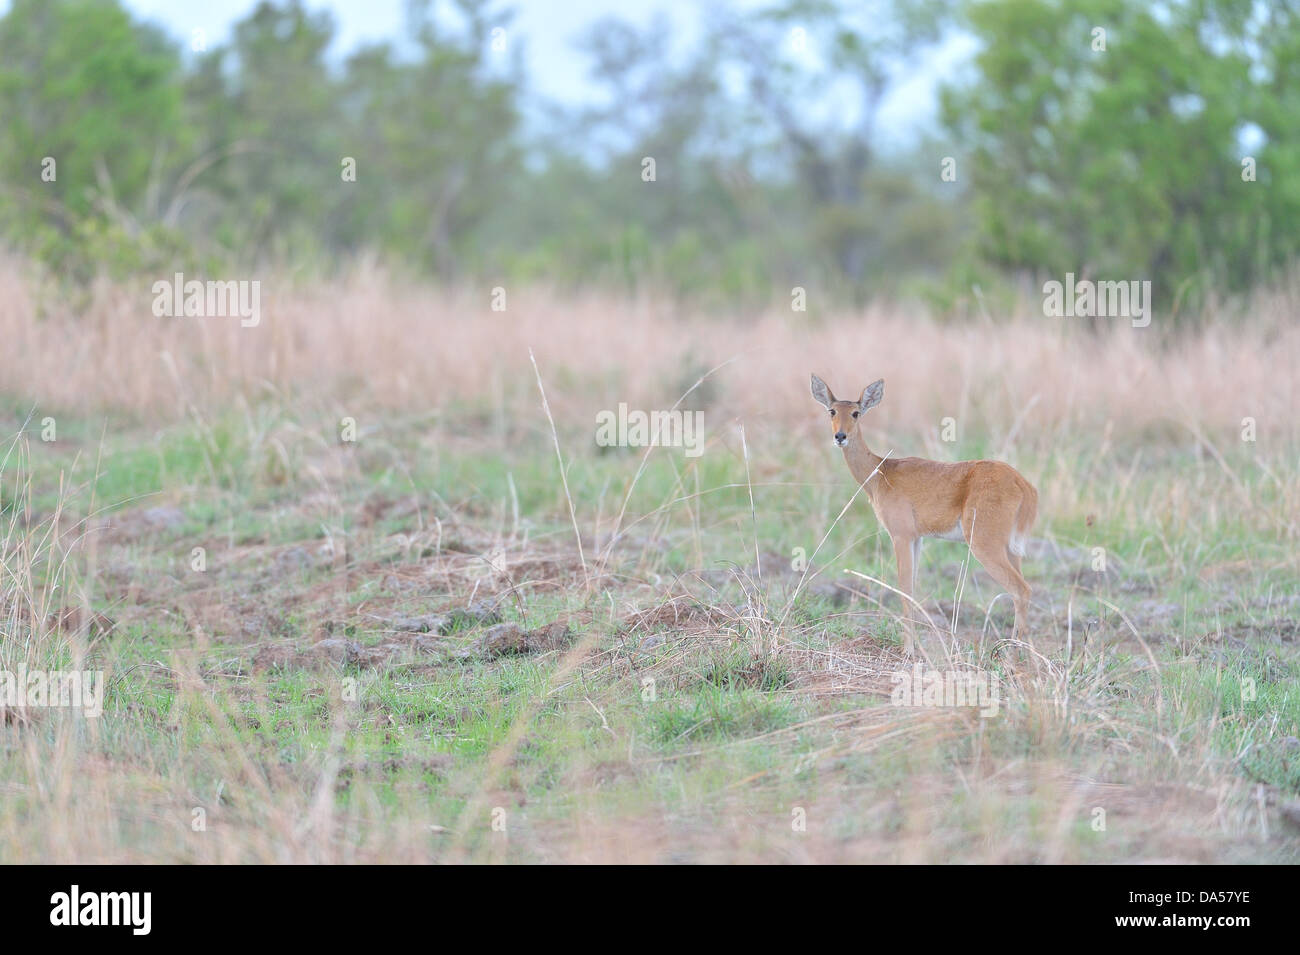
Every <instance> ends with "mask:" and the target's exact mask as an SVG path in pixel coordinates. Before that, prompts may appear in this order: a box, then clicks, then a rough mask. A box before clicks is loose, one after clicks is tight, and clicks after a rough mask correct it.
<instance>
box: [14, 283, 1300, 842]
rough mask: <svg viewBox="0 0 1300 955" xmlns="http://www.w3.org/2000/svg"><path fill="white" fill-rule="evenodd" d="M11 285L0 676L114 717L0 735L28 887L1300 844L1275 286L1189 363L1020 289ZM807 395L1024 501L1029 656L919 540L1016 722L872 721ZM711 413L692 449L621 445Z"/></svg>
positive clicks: (999, 612)
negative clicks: (617, 442)
mask: <svg viewBox="0 0 1300 955" xmlns="http://www.w3.org/2000/svg"><path fill="white" fill-rule="evenodd" d="M0 288H2V289H3V290H4V291H5V292H7V293H8V294H6V295H3V296H0V333H3V334H4V336H5V338H4V340H5V341H7V342H9V343H11V345H10V349H9V354H8V356H7V357H8V362H7V364H8V365H9V366H10V368H9V373H8V374H7V375H6V378H5V393H4V400H5V405H4V408H3V415H4V418H5V421H6V429H5V430H6V434H7V435H9V439H8V440H7V441H6V442H5V445H4V449H3V452H0V457H2V459H3V464H2V466H0V485H2V489H0V547H2V548H3V552H2V556H3V563H2V566H0V573H2V574H3V578H2V580H0V610H2V611H3V612H2V613H0V631H2V632H3V634H4V639H3V642H0V670H9V671H14V670H16V669H17V668H18V667H19V666H27V667H28V668H32V669H39V668H44V669H47V670H50V669H90V670H96V671H102V672H103V673H104V674H105V681H106V692H105V694H104V697H103V714H102V715H101V716H99V717H97V718H88V717H86V716H85V715H83V714H82V713H80V712H78V711H76V710H75V709H58V708H49V709H45V710H37V709H34V708H28V709H26V710H16V709H12V708H11V709H8V710H6V711H5V712H4V714H3V719H2V720H0V724H2V725H0V741H2V744H3V745H2V747H0V788H3V791H4V794H5V799H4V800H3V803H0V858H3V859H4V860H5V861H10V862H35V861H58V862H73V861H77V862H108V861H112V862H177V861H184V862H254V861H260V862H375V861H400V862H418V861H435V862H456V861H476V862H498V861H500V862H546V861H584V862H586V861H592V862H595V861H627V862H637V861H645V862H721V861H731V862H734V861H785V862H814V861H815V862H835V861H869V862H1048V863H1052V862H1135V861H1182V862H1220V861H1224V862H1227V861H1231V862H1242V861H1244V862H1292V861H1295V860H1296V859H1297V857H1298V856H1300V739H1298V738H1297V737H1300V681H1298V680H1297V677H1298V676H1300V655H1298V652H1297V638H1298V637H1300V583H1298V580H1300V556H1298V552H1300V548H1298V547H1297V542H1298V541H1300V469H1298V467H1297V456H1298V455H1300V428H1298V427H1297V424H1296V417H1295V409H1296V408H1297V407H1300V401H1298V400H1297V399H1298V398H1300V395H1297V389H1296V368H1297V367H1298V365H1297V359H1298V358H1300V330H1297V328H1296V327H1295V324H1294V322H1293V320H1292V319H1291V318H1290V317H1289V316H1291V315H1294V314H1295V308H1296V305H1297V296H1295V295H1294V294H1292V295H1290V296H1288V295H1286V294H1280V293H1279V295H1278V296H1277V297H1276V298H1274V299H1270V300H1268V301H1264V302H1261V303H1259V305H1258V307H1257V308H1254V309H1252V314H1251V315H1250V316H1249V319H1248V320H1244V321H1243V322H1242V323H1240V324H1234V325H1229V324H1227V323H1226V322H1207V323H1206V325H1205V327H1204V328H1203V330H1201V331H1199V332H1197V333H1195V334H1191V335H1188V336H1185V337H1183V338H1178V339H1175V338H1171V337H1169V336H1167V335H1163V334H1162V333H1161V332H1160V328H1159V324H1160V323H1159V322H1156V323H1153V325H1152V327H1151V328H1148V329H1132V328H1128V327H1126V326H1120V325H1116V326H1115V327H1112V328H1107V329H1102V330H1100V331H1099V332H1096V333H1089V332H1088V331H1087V330H1085V329H1081V328H1072V327H1069V326H1068V325H1062V324H1061V323H1060V322H1059V321H1051V320H1048V319H1044V318H1042V317H1041V315H1035V314H1034V312H1033V310H1032V302H1031V303H1030V307H1029V308H1027V309H1026V310H1025V311H1024V313H1023V314H1009V315H1007V316H1006V317H1005V318H1004V319H1002V320H1001V321H997V322H994V321H992V320H989V319H987V318H981V317H978V316H976V317H974V318H972V319H971V320H970V321H969V322H967V323H964V324H959V325H951V326H949V325H944V324H942V323H939V322H937V321H935V320H932V319H930V318H928V317H926V316H925V315H923V314H921V313H920V312H917V311H915V310H912V309H908V308H906V307H901V306H900V307H884V306H881V307H877V308H872V309H867V310H865V311H862V312H828V313H818V312H817V311H816V310H815V309H814V310H813V311H812V312H810V313H808V314H794V315H790V314H783V313H782V312H781V311H780V310H779V309H778V310H774V311H773V312H772V313H771V314H766V315H761V316H745V317H736V316H707V315H694V314H691V313H690V312H689V310H687V309H683V308H682V307H680V306H676V305H673V304H671V303H655V302H644V301H642V302H616V301H604V300H599V299H596V298H592V299H586V300H578V301H564V300H560V299H556V298H554V297H551V296H547V295H546V294H544V293H541V292H536V293H531V292H528V291H525V290H520V291H518V292H513V291H512V293H511V299H510V306H509V308H508V309H507V311H506V312H504V313H494V312H492V311H490V309H489V308H488V306H487V300H488V299H487V296H486V295H479V294H477V293H473V292H468V291H466V292H446V291H440V290H434V289H420V288H415V287H410V286H405V287H404V286H401V285H400V284H398V283H393V282H389V281H388V280H387V279H386V278H384V277H382V276H376V275H361V276H354V277H351V278H350V279H347V280H340V282H339V284H338V285H336V286H333V287H330V288H325V289H316V290H311V289H295V288H293V287H292V286H291V285H289V284H286V285H284V286H283V287H278V288H276V289H272V290H271V292H270V294H269V295H268V300H269V303H270V304H269V305H267V306H266V313H267V314H266V315H265V317H264V320H263V323H262V324H261V325H259V326H258V327H257V328H240V327H239V324H238V322H237V321H226V320H221V319H202V320H193V319H191V320H179V319H166V320H160V319H156V318H153V317H152V316H151V315H150V313H149V310H148V296H147V294H145V293H146V292H147V289H142V290H132V289H123V288H112V287H105V288H101V289H98V290H97V291H96V293H95V296H94V298H93V300H92V301H91V302H90V303H88V304H86V305H85V306H84V307H83V308H80V309H78V311H77V313H76V314H60V313H58V311H57V310H55V309H52V308H51V306H50V305H49V304H48V301H46V300H45V299H44V298H43V297H42V293H41V291H40V289H39V287H38V286H36V285H35V284H34V283H32V282H30V281H29V280H27V279H26V278H25V277H24V276H23V275H22V273H21V272H20V271H19V270H18V269H16V268H14V267H7V270H6V271H4V272H3V274H0ZM137 292H138V293H139V294H137ZM223 322H224V324H223ZM530 348H531V349H532V352H533V354H534V356H535V358H536V362H537V366H536V367H537V372H536V373H535V372H534V366H533V364H532V362H531V361H530V358H529V354H530V353H529V349H530ZM810 371H817V372H818V373H819V374H821V375H822V376H823V377H825V378H826V379H827V380H828V381H829V382H830V383H831V384H832V386H833V387H836V388H843V389H844V390H845V391H849V390H851V389H853V388H859V389H860V388H861V387H862V386H863V385H865V384H866V383H867V382H868V381H870V380H872V379H874V378H876V377H884V378H885V379H886V394H885V399H884V402H883V403H882V405H881V406H880V408H879V409H877V411H876V412H872V415H873V416H874V420H873V421H872V422H870V425H869V431H870V434H871V436H872V439H873V441H874V442H875V443H874V447H875V449H876V450H877V451H880V452H881V453H884V452H885V451H893V453H894V454H896V455H907V454H919V455H925V456H930V457H934V458H939V459H943V460H961V459H966V458H973V457H986V456H987V457H997V458H1001V459H1003V460H1007V461H1009V462H1011V463H1012V464H1014V465H1015V466H1016V467H1017V468H1018V469H1019V470H1020V471H1021V472H1022V473H1024V474H1025V475H1026V476H1027V477H1028V478H1029V479H1030V480H1031V481H1033V482H1034V483H1035V485H1036V486H1037V487H1038V489H1039V493H1040V509H1039V514H1040V516H1039V520H1038V524H1037V525H1036V527H1035V529H1034V539H1033V541H1032V546H1031V550H1030V553H1029V556H1028V557H1027V559H1026V562H1025V575H1026V577H1027V578H1028V579H1029V581H1030V583H1031V584H1032V586H1033V587H1034V597H1033V606H1032V609H1031V613H1030V625H1031V626H1030V635H1029V636H1030V642H1031V644H1032V651H1026V652H1023V653H1015V652H1013V648H1010V647H1008V646H1007V645H1006V642H1005V638H1006V637H1007V635H1008V631H1009V628H1010V621H1011V607H1010V604H1009V601H1008V599H1007V598H1006V597H1001V598H1000V599H998V595H997V593H996V590H995V588H994V586H993V584H992V581H991V579H990V578H989V577H988V576H987V575H986V574H984V572H983V571H982V570H981V569H980V568H979V567H978V565H974V564H971V563H970V562H969V560H968V557H967V552H966V549H965V548H964V547H963V546H961V545H959V544H952V543H945V542H930V543H928V544H927V546H926V549H925V551H924V553H923V563H922V568H921V573H920V579H919V594H920V597H921V598H922V602H923V605H924V607H925V609H926V611H927V612H928V613H929V614H930V616H931V618H932V619H933V621H934V623H935V626H934V628H933V629H931V630H929V631H928V632H927V634H926V635H925V637H924V641H923V649H924V654H925V659H924V660H922V661H920V662H921V665H922V667H923V669H924V671H925V672H930V671H940V672H944V673H950V672H961V673H975V674H977V675H979V676H980V677H981V678H983V679H987V680H989V681H992V684H993V685H995V686H996V687H997V688H998V690H999V705H998V706H997V707H996V712H995V713H992V714H988V715H980V714H979V712H977V710H976V709H975V708H973V707H962V706H943V705H897V701H896V700H895V699H892V698H891V697H892V695H893V691H894V688H895V686H896V685H897V683H898V675H899V674H910V673H911V672H912V670H911V668H912V666H913V664H914V662H917V661H913V660H909V659H907V658H905V657H904V656H903V654H902V652H901V649H900V642H901V630H900V627H901V614H900V608H899V604H898V600H897V598H896V597H895V596H894V595H893V594H892V593H891V592H890V591H889V590H888V588H887V587H886V586H884V584H890V585H892V584H893V583H895V581H894V568H893V560H892V551H891V549H890V546H889V542H888V540H887V538H885V536H884V535H883V533H882V532H881V530H880V528H879V527H878V525H877V524H876V521H875V519H874V517H873V516H872V515H871V513H870V508H869V507H868V506H867V504H866V502H865V501H864V500H862V499H861V497H859V498H858V499H857V500H852V498H853V497H854V490H855V489H854V486H853V483H852V479H851V478H850V476H849V474H848V471H847V469H846V468H845V467H844V464H843V462H842V460H841V459H840V454H839V452H838V451H836V450H834V449H833V448H832V446H831V442H830V440H829V434H828V433H827V430H826V426H825V421H824V412H823V411H822V410H821V409H820V408H819V407H818V406H817V405H816V404H815V403H814V402H813V401H812V399H811V397H810V396H809V395H808V393H807V381H808V373H809V372H810ZM539 376H540V380H541V382H542V383H543V384H544V387H545V391H546V397H547V403H548V408H549V412H550V418H549V419H548V415H547V412H546V410H544V409H543V406H542V402H541V399H540V395H539ZM701 380H702V382H701ZM696 382H701V383H700V384H699V385H698V386H697V387H695V388H694V389H693V390H691V389H692V386H693V385H695V384H696ZM688 391H689V394H687V396H686V397H685V398H684V399H683V400H682V406H683V407H686V408H691V409H695V410H700V411H701V412H702V414H703V420H704V422H705V434H706V439H707V440H706V444H705V447H704V451H703V453H702V454H701V455H699V456H698V457H689V456H686V455H685V454H684V453H683V451H682V450H681V449H671V448H665V449H658V450H653V451H650V452H648V453H647V451H646V450H645V449H641V448H602V447H599V446H597V444H596V443H595V440H594V437H593V435H594V431H595V416H596V414H597V413H598V412H599V411H601V410H602V409H613V408H616V407H617V405H618V403H619V402H627V403H629V404H630V405H631V406H632V407H633V408H643V409H665V408H669V407H672V406H673V405H674V403H675V402H677V401H678V399H679V398H680V397H681V396H682V395H683V393H684V392H688ZM945 418H950V419H952V421H951V424H950V425H949V424H947V423H945V421H944V419H945ZM1243 419H1250V422H1249V424H1248V425H1247V424H1245V423H1243ZM552 421H553V423H554V428H552ZM51 427H53V429H54V430H53V433H51V432H50V428H51ZM945 432H947V434H945ZM945 436H948V437H953V438H954V440H944V438H945ZM46 438H52V440H46ZM557 446H558V452H559V457H558V458H557ZM560 459H562V460H563V463H564V468H565V470H564V478H565V479H564V480H561V470H560ZM850 502H851V503H850ZM570 504H571V505H572V509H571V507H570ZM846 505H848V507H847V510H846ZM850 571H855V572H856V574H855V573H850ZM860 575H865V576H860ZM963 579H964V585H962V583H961V581H962V580H963ZM881 582H883V584H882V583H881Z"/></svg>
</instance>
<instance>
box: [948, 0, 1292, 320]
mask: <svg viewBox="0 0 1300 955" xmlns="http://www.w3.org/2000/svg"><path fill="white" fill-rule="evenodd" d="M1297 9H1298V7H1297V5H1296V4H1295V3H1294V2H1286V0H1283V2H1276V3H1270V4H1252V3H1243V2H1240V0H1192V2H1186V3H1159V4H1150V3H1145V2H1142V3H1139V2H1137V0H1068V2H1065V0H988V2H980V3H971V4H969V5H968V6H967V7H966V18H967V22H968V24H969V27H970V29H971V30H973V32H974V33H975V35H976V36H977V37H978V39H979V40H980V41H981V42H982V45H983V49H982V51H981V52H980V53H979V54H978V56H977V58H976V62H975V66H976V70H977V76H976V79H975V82H974V83H972V84H970V85H968V86H963V87H959V88H951V89H949V90H947V91H946V92H945V94H944V117H945V122H946V125H947V126H948V128H949V130H950V131H951V133H952V134H953V137H954V140H955V142H954V149H955V150H957V149H960V150H961V152H959V153H958V155H959V156H962V159H961V160H960V162H961V164H962V165H964V167H965V168H966V169H969V170H970V173H969V175H970V178H971V182H972V187H973V188H972V191H973V194H974V197H975V212H976V216H977V220H978V223H979V235H980V246H981V250H982V252H983V254H984V255H985V256H986V257H987V258H988V259H990V260H991V261H993V262H995V263H997V264H999V265H1002V266H1006V267H1009V268H1012V269H1019V270H1029V271H1032V272H1039V273H1042V272H1047V273H1050V274H1053V275H1056V276H1058V277H1059V276H1060V275H1061V274H1062V273H1065V272H1074V273H1075V274H1076V275H1078V274H1083V275H1087V276H1089V277H1091V278H1096V279H1150V280H1151V281H1152V282H1153V284H1154V287H1155V289H1156V290H1157V292H1158V293H1159V294H1160V295H1161V296H1162V298H1163V300H1164V302H1165V303H1166V304H1167V305H1172V304H1173V303H1174V302H1175V301H1178V300H1186V298H1187V296H1189V295H1192V296H1195V295H1198V294H1202V293H1204V292H1205V291H1207V290H1208V289H1209V288H1211V287H1218V288H1223V289H1245V288H1247V287H1249V286H1251V285H1252V284H1255V283H1259V282H1262V281H1266V280H1268V279H1269V278H1271V277H1273V275H1274V274H1275V270H1276V268H1277V267H1278V266H1280V265H1282V264H1284V263H1287V262H1289V261H1290V260H1291V259H1293V257H1294V256H1295V254H1296V251H1297V248H1298V242H1300V216H1297V212H1300V202H1298V200H1300V188H1298V187H1297V181H1298V180H1300V111H1297V108H1296V107H1297V105H1300V104H1298V103H1297V97H1298V96H1300V91H1298V89H1297V84H1296V82H1295V81H1296V78H1297V76H1296V73H1297V69H1300V58H1298V57H1297V52H1298V51H1300V33H1298V31H1297V26H1298V23H1297ZM1097 31H1104V33H1103V32H1097ZM1252 131H1257V132H1258V133H1259V134H1262V140H1263V142H1262V145H1260V146H1259V148H1258V149H1257V150H1255V151H1254V152H1253V154H1252V156H1251V157H1250V158H1253V159H1254V161H1255V166H1256V173H1257V176H1258V181H1255V182H1249V181H1243V175H1242V173H1243V158H1246V157H1245V155H1244V153H1245V150H1246V148H1247V146H1248V145H1249V139H1250V136H1251V133H1252Z"/></svg>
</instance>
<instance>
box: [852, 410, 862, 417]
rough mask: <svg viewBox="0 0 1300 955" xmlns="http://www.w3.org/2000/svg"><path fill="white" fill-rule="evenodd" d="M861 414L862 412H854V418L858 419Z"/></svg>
mask: <svg viewBox="0 0 1300 955" xmlns="http://www.w3.org/2000/svg"><path fill="white" fill-rule="evenodd" d="M861 413H862V412H860V411H855V412H853V417H855V418H856V417H857V416H858V415H860V414H861Z"/></svg>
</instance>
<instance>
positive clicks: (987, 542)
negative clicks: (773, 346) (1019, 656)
mask: <svg viewBox="0 0 1300 955" xmlns="http://www.w3.org/2000/svg"><path fill="white" fill-rule="evenodd" d="M812 395H813V397H814V398H816V399H817V401H818V402H820V403H821V405H822V406H823V407H825V408H826V409H827V410H828V411H830V413H831V433H832V434H833V435H834V436H835V444H836V445H837V446H838V447H840V448H842V449H843V450H844V460H845V461H846V462H847V463H848V465H849V470H850V471H851V472H853V477H854V479H855V480H856V481H857V482H858V484H859V485H862V486H863V487H864V488H865V490H866V493H867V498H868V499H869V500H870V501H871V507H872V509H873V510H874V511H875V512H876V519H877V520H878V521H880V523H881V524H882V525H884V528H885V530H887V531H888V532H889V537H890V539H891V540H892V541H893V543H894V558H895V559H896V560H897V561H898V589H899V590H901V591H902V592H903V593H904V594H905V596H904V598H903V608H904V621H905V623H906V636H905V638H904V649H905V650H907V652H909V653H910V652H911V650H912V599H911V598H912V591H913V589H914V587H915V585H916V565H917V562H918V561H919V559H920V556H921V538H923V537H938V538H940V539H942V540H954V541H960V540H964V541H965V542H966V543H967V544H968V545H969V546H970V549H971V553H972V554H974V555H975V557H976V559H977V560H979V562H980V563H981V564H983V565H984V569H985V570H987V571H988V572H989V573H990V574H992V575H993V579H994V580H996V581H997V582H998V583H999V584H1000V585H1001V586H1002V587H1004V588H1005V589H1006V590H1007V591H1008V592H1009V593H1010V594H1011V599H1012V600H1013V601H1014V603H1015V607H1016V622H1015V627H1014V629H1013V631H1012V638H1013V639H1016V638H1019V637H1021V636H1023V633H1024V626H1025V613H1026V609H1027V606H1028V604H1029V584H1027V583H1025V578H1024V577H1022V576H1021V574H1020V558H1021V557H1022V556H1024V553H1025V538H1026V536H1027V535H1028V533H1029V528H1030V526H1032V525H1033V523H1034V516H1035V515H1036V514H1037V512H1038V492H1037V491H1035V490H1034V486H1033V485H1032V484H1030V483H1029V482H1028V481H1026V480H1025V479H1024V477H1022V476H1021V474H1020V472H1019V471H1017V470H1016V469H1015V468H1013V467H1012V466H1011V465H1009V464H1003V463H1002V462H1001V461H959V462H957V463H955V464H948V463H946V462H943V461H927V460H926V459H925V458H888V459H885V458H882V457H881V456H880V455H878V454H876V453H874V452H873V451H872V450H871V449H870V448H869V447H867V442H866V440H865V439H864V438H863V437H862V433H861V431H859V429H858V425H859V419H860V417H861V416H862V415H863V414H865V413H866V412H867V410H868V409H870V408H874V407H875V406H876V405H878V404H880V399H881V398H883V397H884V395H885V382H884V380H883V379H882V380H880V381H875V382H872V383H871V384H869V385H867V387H866V388H865V389H864V390H863V392H862V397H861V398H859V399H858V400H857V401H838V400H836V398H835V396H834V395H833V394H831V390H830V389H829V388H827V387H826V382H824V381H822V380H821V379H820V378H818V377H817V376H816V375H813V376H812Z"/></svg>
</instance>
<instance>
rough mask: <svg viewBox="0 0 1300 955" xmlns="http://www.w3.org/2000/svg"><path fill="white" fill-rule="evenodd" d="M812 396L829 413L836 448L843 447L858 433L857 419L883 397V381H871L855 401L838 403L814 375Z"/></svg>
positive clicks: (881, 379)
mask: <svg viewBox="0 0 1300 955" xmlns="http://www.w3.org/2000/svg"><path fill="white" fill-rule="evenodd" d="M812 396H813V397H814V398H816V399H817V403H818V404H820V405H821V406H822V407H823V408H825V409H826V410H827V411H829V412H830V413H831V434H832V435H834V437H835V445H836V447H840V448H842V447H844V446H845V445H846V444H848V443H849V438H850V437H852V436H853V435H855V434H857V433H858V419H859V418H860V417H861V416H862V415H863V414H865V413H866V412H867V409H869V408H874V407H875V406H876V405H878V404H880V399H881V398H883V397H884V396H885V379H883V378H880V379H877V380H876V381H873V382H872V383H871V384H869V385H867V387H865V388H863V389H862V397H861V398H859V399H858V400H857V401H838V400H836V398H835V396H834V395H833V394H831V390H830V389H829V388H827V387H826V382H824V381H822V380H821V379H820V378H818V377H817V376H816V375H813V376H812Z"/></svg>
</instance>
